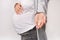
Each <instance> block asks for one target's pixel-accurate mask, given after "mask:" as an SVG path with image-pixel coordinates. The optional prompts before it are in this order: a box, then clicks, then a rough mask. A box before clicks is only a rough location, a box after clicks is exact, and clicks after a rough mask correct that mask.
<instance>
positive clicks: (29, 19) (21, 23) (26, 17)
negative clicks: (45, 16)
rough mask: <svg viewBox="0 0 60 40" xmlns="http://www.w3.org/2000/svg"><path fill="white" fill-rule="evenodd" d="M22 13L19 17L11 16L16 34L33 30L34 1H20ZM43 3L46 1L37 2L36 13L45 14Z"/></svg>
mask: <svg viewBox="0 0 60 40" xmlns="http://www.w3.org/2000/svg"><path fill="white" fill-rule="evenodd" d="M20 2H21V4H22V6H23V8H24V11H23V13H22V14H21V15H17V14H16V13H14V15H13V23H14V26H15V29H16V32H17V33H19V34H21V33H24V32H26V31H29V30H31V29H32V28H34V26H35V24H34V16H35V14H36V13H35V12H34V10H35V9H34V0H20ZM45 2H46V1H44V0H43V1H41V0H39V1H38V11H39V12H45V10H44V9H45V8H46V6H45ZM43 6H44V7H43Z"/></svg>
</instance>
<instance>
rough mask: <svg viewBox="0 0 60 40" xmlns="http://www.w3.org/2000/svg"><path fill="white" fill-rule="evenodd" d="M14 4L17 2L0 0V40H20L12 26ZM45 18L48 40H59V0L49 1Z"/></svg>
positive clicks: (14, 0) (15, 0)
mask: <svg viewBox="0 0 60 40" xmlns="http://www.w3.org/2000/svg"><path fill="white" fill-rule="evenodd" d="M15 2H17V0H0V40H20V36H19V35H17V33H16V32H15V30H14V27H13V24H12V15H13V13H14V11H13V10H14V9H13V7H14V6H13V5H14V3H15ZM47 18H48V22H47V25H46V33H47V37H48V40H60V0H50V2H49V4H48V13H47Z"/></svg>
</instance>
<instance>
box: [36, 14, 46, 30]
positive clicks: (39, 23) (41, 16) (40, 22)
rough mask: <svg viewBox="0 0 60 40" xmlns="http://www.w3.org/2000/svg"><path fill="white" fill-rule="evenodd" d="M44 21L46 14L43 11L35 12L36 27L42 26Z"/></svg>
mask: <svg viewBox="0 0 60 40" xmlns="http://www.w3.org/2000/svg"><path fill="white" fill-rule="evenodd" d="M45 23H46V16H45V15H44V14H43V13H39V14H36V16H35V25H36V28H37V29H39V28H42V26H43V25H44V24H45Z"/></svg>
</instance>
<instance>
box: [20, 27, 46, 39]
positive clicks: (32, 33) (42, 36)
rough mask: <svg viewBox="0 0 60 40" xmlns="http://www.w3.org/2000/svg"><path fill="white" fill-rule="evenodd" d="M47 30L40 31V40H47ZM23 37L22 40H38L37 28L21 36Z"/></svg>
mask: <svg viewBox="0 0 60 40" xmlns="http://www.w3.org/2000/svg"><path fill="white" fill-rule="evenodd" d="M44 30H45V28H44V27H42V28H41V29H39V30H38V31H39V37H40V40H47V37H46V33H45V31H44ZM20 35H21V40H37V31H36V28H33V29H32V30H29V31H27V32H25V33H22V34H20Z"/></svg>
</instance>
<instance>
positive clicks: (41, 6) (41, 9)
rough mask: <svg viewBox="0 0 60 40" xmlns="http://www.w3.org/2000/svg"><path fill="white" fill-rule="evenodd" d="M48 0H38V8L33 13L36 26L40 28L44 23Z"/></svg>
mask: <svg viewBox="0 0 60 40" xmlns="http://www.w3.org/2000/svg"><path fill="white" fill-rule="evenodd" d="M47 4H48V0H38V5H37V6H38V10H37V13H36V15H35V24H36V28H38V29H39V28H41V27H42V26H43V25H44V24H45V23H46V14H47Z"/></svg>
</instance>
